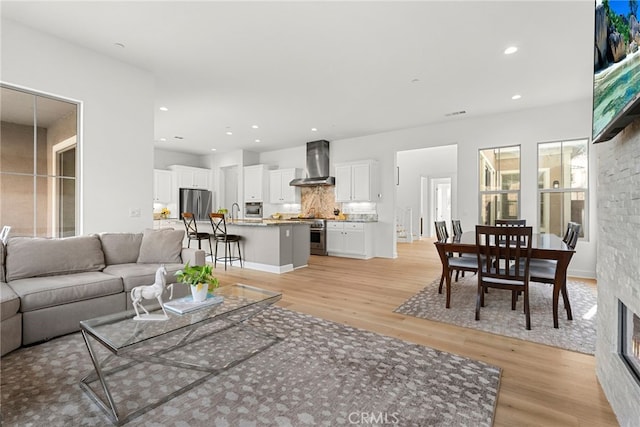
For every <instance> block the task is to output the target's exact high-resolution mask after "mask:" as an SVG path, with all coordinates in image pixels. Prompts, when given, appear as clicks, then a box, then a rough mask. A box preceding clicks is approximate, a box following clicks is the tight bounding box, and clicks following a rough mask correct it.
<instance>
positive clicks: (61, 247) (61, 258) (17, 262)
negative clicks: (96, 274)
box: [5, 235, 104, 282]
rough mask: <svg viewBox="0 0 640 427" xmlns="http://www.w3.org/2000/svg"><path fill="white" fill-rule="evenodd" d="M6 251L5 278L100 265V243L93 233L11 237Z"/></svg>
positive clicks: (77, 270)
mask: <svg viewBox="0 0 640 427" xmlns="http://www.w3.org/2000/svg"><path fill="white" fill-rule="evenodd" d="M6 251H7V255H6V260H5V266H6V279H7V281H9V282H10V281H12V280H18V279H24V278H26V277H39V276H53V275H58V274H72V273H83V272H87V271H100V270H102V269H103V268H104V253H103V252H102V245H101V244H100V239H99V238H98V236H95V235H92V236H77V237H66V238H64V239H47V238H41V237H12V238H11V239H9V242H7V247H6Z"/></svg>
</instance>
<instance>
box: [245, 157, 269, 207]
mask: <svg viewBox="0 0 640 427" xmlns="http://www.w3.org/2000/svg"><path fill="white" fill-rule="evenodd" d="M268 172H269V170H268V169H267V166H266V165H253V166H245V167H244V201H245V202H264V199H265V197H268V196H269V176H268Z"/></svg>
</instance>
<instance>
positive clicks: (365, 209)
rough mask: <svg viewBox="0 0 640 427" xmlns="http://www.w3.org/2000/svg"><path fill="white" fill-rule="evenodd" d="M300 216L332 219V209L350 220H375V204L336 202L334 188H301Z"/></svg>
mask: <svg viewBox="0 0 640 427" xmlns="http://www.w3.org/2000/svg"><path fill="white" fill-rule="evenodd" d="M300 197H301V201H302V203H301V214H302V215H304V216H312V215H313V216H315V217H316V218H334V217H335V215H334V213H333V210H334V209H340V212H342V213H344V214H345V215H348V216H349V217H351V218H364V219H368V220H369V219H373V218H375V219H376V220H377V210H376V204H375V203H371V202H353V203H338V202H336V195H335V187H324V186H317V187H302V193H301V195H300Z"/></svg>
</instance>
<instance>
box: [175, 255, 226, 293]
mask: <svg viewBox="0 0 640 427" xmlns="http://www.w3.org/2000/svg"><path fill="white" fill-rule="evenodd" d="M176 279H178V281H179V282H181V283H186V284H187V285H190V287H191V295H192V296H193V300H194V301H196V302H201V301H204V300H205V299H207V293H208V292H213V290H214V289H216V288H217V287H218V286H220V282H219V281H218V278H217V277H215V276H214V275H213V267H212V266H211V265H209V264H205V265H193V266H192V265H189V263H188V262H187V264H186V265H185V266H184V268H183V269H182V270H178V271H177V272H176Z"/></svg>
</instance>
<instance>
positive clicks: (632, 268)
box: [592, 119, 640, 426]
mask: <svg viewBox="0 0 640 427" xmlns="http://www.w3.org/2000/svg"><path fill="white" fill-rule="evenodd" d="M592 148H595V150H593V151H594V152H595V153H596V154H597V158H598V188H597V207H598V208H597V215H598V232H597V235H598V237H597V238H598V250H597V263H598V265H597V279H598V320H597V339H596V371H597V376H598V380H599V381H600V384H601V386H602V389H603V390H604V392H605V394H606V396H607V399H608V400H609V403H610V404H611V407H612V409H613V411H614V412H615V414H616V417H617V418H618V422H619V423H620V425H622V426H633V425H637V423H638V420H640V404H638V402H640V383H638V382H637V381H636V379H635V378H634V377H633V376H632V374H631V372H630V371H629V369H628V367H627V366H626V365H625V363H624V362H623V360H622V358H621V357H620V355H619V345H620V341H619V339H620V335H619V332H620V331H619V301H622V302H623V303H624V304H625V305H626V306H627V309H628V310H631V311H633V312H634V313H636V314H638V315H640V262H638V260H640V120H639V119H636V120H635V122H633V123H632V124H631V125H629V126H628V127H627V128H625V130H624V131H623V132H621V133H620V134H618V135H617V136H616V137H615V138H613V139H612V140H611V141H606V142H603V143H601V144H597V145H596V146H593V147H592Z"/></svg>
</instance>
